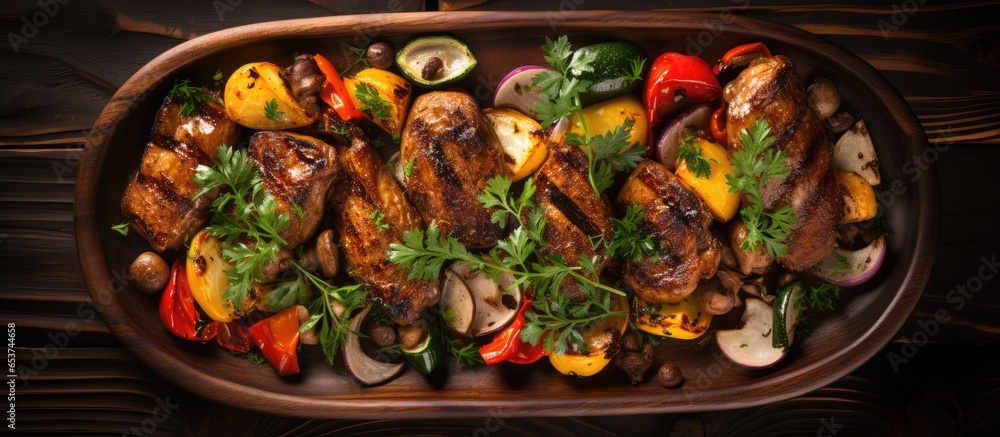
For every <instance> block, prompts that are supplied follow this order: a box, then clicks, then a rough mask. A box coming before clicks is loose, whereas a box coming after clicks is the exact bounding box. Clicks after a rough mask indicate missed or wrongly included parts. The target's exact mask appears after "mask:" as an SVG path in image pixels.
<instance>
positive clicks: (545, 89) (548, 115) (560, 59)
mask: <svg viewBox="0 0 1000 437" xmlns="http://www.w3.org/2000/svg"><path fill="white" fill-rule="evenodd" d="M542 50H544V51H545V53H546V55H545V61H546V62H548V63H549V66H551V67H552V68H553V70H552V71H544V72H541V73H539V74H537V75H535V77H533V78H532V79H531V83H532V85H535V86H537V87H538V88H539V96H540V97H541V100H540V101H539V102H538V103H536V104H535V106H534V107H533V109H534V111H535V112H536V113H538V118H539V120H540V121H541V123H542V126H545V127H548V126H550V125H552V124H553V123H555V122H556V121H558V120H559V119H561V118H563V117H566V118H572V117H573V116H576V117H577V118H578V119H579V120H580V126H581V127H582V128H583V135H579V134H576V133H569V134H567V135H566V139H565V142H566V144H571V145H578V146H584V151H586V152H587V161H588V168H587V170H588V178H589V180H590V186H591V187H592V188H593V189H594V192H596V193H597V194H598V195H600V194H601V193H603V192H604V191H605V190H607V189H608V187H610V186H611V185H612V183H613V182H614V175H615V174H616V173H618V172H621V171H626V170H631V169H633V168H635V166H636V165H637V164H638V163H639V161H641V160H642V155H643V153H644V152H645V149H644V148H642V147H640V146H639V145H638V144H636V143H630V142H629V141H628V138H629V136H630V135H631V134H632V127H633V126H634V124H635V122H634V121H633V120H631V119H629V120H627V121H626V122H625V123H624V124H623V125H620V126H617V127H616V128H615V129H614V130H612V131H609V132H607V133H605V134H603V135H596V136H594V137H591V136H590V133H589V131H588V129H587V120H586V118H584V117H583V114H582V112H583V103H582V101H581V99H580V94H581V93H583V92H585V91H586V90H587V88H588V87H590V85H591V83H592V82H591V81H589V80H586V79H581V78H580V77H579V75H581V74H583V73H585V72H589V71H593V69H594V67H593V66H592V65H591V63H593V62H594V60H595V59H596V58H597V53H595V52H588V51H580V50H576V51H574V50H572V46H571V45H570V43H569V38H567V37H566V36H565V35H563V36H561V37H559V38H558V39H557V40H555V41H552V39H550V38H549V37H545V45H543V46H542ZM643 64H644V60H636V61H634V62H632V64H631V67H632V70H633V71H632V72H631V76H630V77H629V80H640V79H641V77H640V75H641V74H642V68H643Z"/></svg>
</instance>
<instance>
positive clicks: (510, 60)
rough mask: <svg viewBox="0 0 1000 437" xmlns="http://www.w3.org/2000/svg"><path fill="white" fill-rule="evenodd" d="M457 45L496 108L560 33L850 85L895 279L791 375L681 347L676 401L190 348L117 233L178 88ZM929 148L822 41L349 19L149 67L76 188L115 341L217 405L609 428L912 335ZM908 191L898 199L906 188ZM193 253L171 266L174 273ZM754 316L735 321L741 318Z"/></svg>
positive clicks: (620, 22) (473, 20)
mask: <svg viewBox="0 0 1000 437" xmlns="http://www.w3.org/2000/svg"><path fill="white" fill-rule="evenodd" d="M436 33H447V34H452V35H455V36H457V37H459V38H460V39H462V40H464V41H465V42H467V43H468V45H469V46H470V48H471V49H472V50H473V52H474V53H475V54H476V56H477V57H478V59H479V65H478V66H477V67H476V69H475V70H473V72H472V73H470V74H469V75H468V76H467V77H465V78H464V79H463V80H462V82H461V83H460V84H459V86H461V87H462V88H465V89H467V90H470V91H471V92H473V94H474V95H475V96H476V97H477V98H478V99H479V100H480V103H481V104H482V105H483V106H484V107H485V106H488V105H489V100H490V99H491V96H492V90H493V87H495V86H496V83H497V82H498V81H499V80H500V79H501V78H502V77H503V76H504V75H505V74H506V73H507V72H508V71H510V70H511V69H513V68H515V67H518V66H520V65H527V64H542V63H543V62H544V61H543V59H542V55H543V54H542V50H541V49H540V46H541V44H542V43H543V42H544V37H545V36H551V37H557V36H559V35H563V34H566V35H569V38H570V41H571V42H572V43H573V44H574V46H575V47H581V46H583V45H585V44H589V43H593V42H599V41H606V40H615V39H626V40H631V41H634V42H636V43H637V44H639V45H641V46H643V47H644V48H645V49H646V51H647V53H648V54H649V55H650V56H651V57H655V56H656V55H658V54H659V53H662V52H665V51H678V52H682V53H684V52H687V53H689V54H695V55H699V56H701V57H703V58H705V59H707V60H714V59H718V57H719V56H720V55H721V54H722V53H724V52H725V51H726V50H727V49H729V48H731V47H733V46H735V45H737V44H742V43H747V42H754V41H763V42H765V43H766V44H767V45H768V46H769V47H770V49H771V51H772V52H773V53H775V54H783V55H786V56H788V57H789V58H791V59H792V61H793V62H795V64H796V66H797V69H798V72H799V74H800V75H801V76H802V77H803V79H810V78H812V77H815V76H817V75H822V76H825V77H827V78H830V79H832V80H834V81H835V82H836V83H837V85H838V87H839V89H840V93H841V95H842V99H843V101H844V107H846V108H850V109H851V110H853V111H854V112H855V113H856V114H858V115H860V117H861V118H863V119H864V120H865V121H866V122H867V125H868V127H869V129H870V131H871V134H872V137H873V139H874V141H875V143H876V147H877V149H878V153H879V158H880V159H881V163H882V176H883V185H882V186H881V187H880V188H881V191H882V193H881V194H880V197H881V198H882V201H881V202H880V203H881V204H882V205H881V208H882V210H883V211H884V212H885V221H886V223H887V225H888V227H889V229H890V230H891V231H890V232H891V233H890V234H889V252H890V256H889V258H888V259H887V261H886V262H885V264H884V265H883V267H882V271H881V272H880V273H879V274H878V275H877V276H876V277H875V278H874V279H873V280H871V281H869V283H868V284H866V285H865V286H864V287H863V288H862V289H859V290H853V293H851V296H850V297H849V298H847V299H845V300H843V301H841V302H840V304H839V305H840V307H839V309H838V310H837V311H836V312H835V313H833V314H832V315H829V316H827V317H825V318H823V319H822V320H821V322H820V323H819V324H818V326H817V327H816V328H815V329H814V330H813V332H812V335H811V336H809V337H808V338H806V339H804V340H802V341H799V342H797V343H796V344H795V345H794V346H793V348H792V351H791V352H790V354H789V356H788V357H786V358H785V359H784V360H783V361H782V362H781V363H779V365H777V366H775V367H772V368H769V369H764V370H752V369H745V368H740V367H738V366H736V365H734V364H732V363H730V362H729V361H728V360H727V359H726V358H725V357H723V356H722V354H721V352H719V350H718V348H717V347H716V346H715V344H714V342H709V344H707V345H705V346H699V345H698V344H697V343H694V342H682V341H672V340H667V341H666V342H665V343H664V344H661V346H659V347H658V349H657V359H656V362H658V363H663V362H673V363H676V364H677V365H678V366H680V368H681V369H682V371H683V373H684V375H685V378H686V382H685V384H684V385H683V386H682V387H681V388H679V389H674V390H667V389H664V388H663V387H661V386H660V385H659V384H658V383H657V382H656V381H655V378H649V379H648V380H647V381H646V382H645V383H643V384H640V385H637V386H635V385H632V384H630V383H629V381H628V378H627V377H626V376H625V375H624V373H622V372H618V371H616V369H608V370H606V371H603V372H601V373H599V374H598V375H596V376H593V377H590V378H586V379H575V378H570V377H566V376H563V375H561V374H559V373H558V372H556V371H555V370H553V369H552V368H551V366H549V364H548V363H545V362H544V361H543V362H539V363H536V364H534V365H528V366H514V365H499V366H480V367H477V368H472V369H459V368H458V367H457V366H456V365H455V363H454V361H452V360H448V361H447V364H446V365H445V366H444V367H445V369H443V370H442V371H440V372H437V373H435V374H434V376H432V377H430V378H427V377H424V376H421V375H420V374H418V373H417V372H415V371H412V370H408V371H406V372H404V373H403V374H402V375H401V376H400V377H398V378H397V379H395V380H393V381H391V382H389V383H387V384H384V385H381V386H377V387H363V386H361V385H360V384H359V383H358V382H357V381H356V380H355V379H354V378H353V377H351V376H350V375H349V374H348V373H347V372H346V370H345V369H344V367H343V365H342V364H338V365H337V366H330V365H328V364H326V363H325V361H324V360H323V358H322V356H321V353H320V351H319V348H318V347H308V348H303V349H302V354H301V356H300V363H301V367H302V373H301V374H300V375H297V376H295V377H292V378H280V377H278V376H277V374H276V373H275V372H274V371H273V369H271V367H270V366H267V365H263V366H256V365H254V364H252V363H251V362H249V361H248V360H246V359H244V358H242V357H237V356H234V355H231V354H229V353H228V352H226V351H224V350H223V349H221V348H219V347H216V346H214V345H203V344H200V343H196V342H188V341H184V340H181V339H178V338H176V337H174V336H172V335H171V334H170V333H168V332H167V331H166V330H165V329H164V328H163V326H162V325H161V322H160V319H159V317H158V315H157V302H158V298H157V297H154V296H150V295H145V294H142V293H140V292H139V291H138V290H137V289H136V287H135V286H134V285H133V284H130V283H127V282H128V281H123V280H122V279H121V278H123V277H126V276H125V275H124V273H127V269H128V266H129V264H130V263H131V261H132V260H133V259H134V258H135V257H136V256H137V255H138V254H139V253H141V252H143V251H145V250H148V244H147V243H146V242H145V241H144V240H143V239H142V238H140V237H138V236H136V235H135V233H134V232H132V233H130V235H129V236H128V237H127V238H123V237H122V236H121V235H119V234H117V233H115V232H114V231H112V230H111V226H112V225H114V224H117V223H119V222H121V215H120V212H119V204H120V199H121V196H122V192H123V190H124V187H125V185H126V183H127V181H128V178H129V176H130V175H131V174H132V172H134V171H135V169H136V168H137V166H138V163H139V161H140V158H141V156H142V152H143V148H144V146H145V144H146V140H147V137H148V134H149V129H150V127H151V125H152V121H153V116H154V113H155V111H156V110H157V108H158V107H159V105H160V103H161V101H162V98H163V97H164V96H165V95H166V93H167V92H168V91H169V89H170V87H171V85H172V83H173V80H174V79H175V78H188V79H192V80H193V81H194V82H196V83H197V82H203V83H207V82H209V81H210V78H211V76H212V74H213V73H214V72H215V71H216V70H217V69H219V68H221V69H222V71H224V72H226V73H228V72H231V71H233V70H234V69H236V68H237V67H239V66H240V65H242V64H244V63H246V62H250V61H264V60H268V61H272V62H275V63H277V64H279V65H286V64H289V63H290V62H291V60H292V54H293V53H295V52H302V53H322V54H324V55H326V56H327V57H329V58H331V60H332V61H333V62H334V63H335V64H336V65H344V62H346V61H348V60H349V59H350V57H351V53H350V52H349V51H348V50H347V47H348V46H354V45H360V46H363V45H367V44H368V43H369V42H371V41H379V40H381V41H387V42H389V43H390V44H392V45H393V46H394V47H396V48H399V47H401V46H402V45H403V44H404V43H405V42H406V41H408V40H409V39H410V38H412V37H413V36H415V35H420V34H436ZM926 147H928V143H927V139H926V137H925V136H924V133H923V131H922V129H921V127H920V125H919V124H918V123H917V120H916V118H915V117H914V115H913V113H912V112H911V110H910V109H909V107H908V106H907V105H906V103H905V102H904V100H903V99H902V97H901V96H900V95H899V94H898V93H897V92H896V91H895V90H894V89H893V88H892V86H890V85H889V83H888V82H887V81H886V80H885V78H883V77H882V76H881V75H880V74H879V73H878V72H877V71H876V70H875V69H874V68H872V67H871V66H870V65H868V64H867V63H865V62H864V61H862V60H861V59H859V58H858V57H856V56H854V55H853V54H850V53H847V52H845V51H844V50H843V49H841V48H840V47H838V46H836V45H834V44H831V43H829V42H826V41H824V40H822V39H820V38H818V37H816V36H814V35H812V34H810V33H808V32H805V31H802V30H799V29H796V28H792V27H788V26H784V25H778V24H774V23H769V22H765V21H760V20H753V19H748V18H739V17H734V16H732V15H726V14H710V15H700V14H691V13H678V12H608V11H588V12H448V13H404V14H384V15H364V16H341V17H329V18H315V19H303V20H291V21H281V22H273V23H262V24H255V25H249V26H242V27H237V28H233V29H228V30H225V31H221V32H217V33H212V34H209V35H205V36H203V37H200V38H197V39H194V40H191V41H188V42H186V43H184V44H181V45H179V46H177V47H176V48H174V49H171V50H169V51H167V52H166V53H164V54H162V55H161V56H159V57H157V58H156V59H154V60H152V61H151V62H150V63H149V64H147V65H146V66H145V67H143V68H142V69H141V70H139V71H138V72H137V73H136V74H135V75H134V76H132V78H131V79H129V80H128V82H126V83H125V85H123V86H122V87H121V89H119V90H118V92H117V93H116V94H115V95H114V97H113V98H112V99H111V102H110V103H108V105H107V107H106V108H105V109H104V111H103V112H102V113H101V116H100V118H99V119H98V120H97V122H96V124H95V125H94V127H93V130H92V131H91V135H90V137H89V139H88V141H87V145H86V148H85V150H84V154H83V159H82V162H81V171H80V172H79V178H78V181H77V191H76V204H75V211H74V218H75V222H76V232H77V246H78V249H79V252H80V261H81V264H82V267H83V272H84V276H85V277H86V281H87V286H88V288H89V289H90V293H91V296H92V297H93V300H94V304H95V306H97V309H98V310H99V311H100V313H101V315H102V316H103V317H104V319H105V321H106V322H107V324H108V326H109V327H110V329H111V331H112V332H113V333H114V334H115V335H116V336H117V338H118V339H119V340H120V341H121V342H122V344H124V345H125V346H126V347H127V348H129V349H130V350H131V351H133V352H134V353H135V354H136V356H137V357H138V358H139V359H140V360H142V362H144V363H145V364H146V365H147V366H149V367H150V368H152V369H154V370H155V371H156V372H157V373H158V374H160V375H162V376H163V377H164V378H166V379H167V380H169V381H171V382H172V383H174V384H176V385H178V386H180V387H182V388H184V389H186V390H188V391H190V392H193V393H195V394H197V395H199V396H202V397H204V398H208V399H212V400H215V401H218V402H222V403H226V404H230V405H234V406H238V407H243V408H248V409H252V410H258V411H264V412H269V413H275V414H281V415H290V416H300V417H316V418H368V419H376V418H385V417H386V414H387V413H389V412H391V414H392V417H393V418H407V417H410V418H417V417H428V416H450V417H455V416H484V415H487V414H490V413H491V412H493V413H496V412H502V413H503V414H508V415H523V416H542V415H594V414H602V415H606V414H625V413H630V414H639V413H654V412H681V411H694V410H699V411H704V410H715V409H731V408H739V407H747V406H752V405H759V404H764V403H767V402H772V401H776V400H778V399H784V398H789V397H792V396H796V395H799V394H802V393H805V392H808V391H810V390H814V389H816V388H819V387H821V386H823V385H825V384H828V383H830V382H832V381H834V380H836V379H838V378H840V377H842V376H844V375H846V374H847V373H849V372H851V371H852V370H854V369H855V368H857V367H858V366H860V365H861V364H863V363H864V362H865V361H867V360H868V359H870V358H871V357H872V356H873V355H874V354H875V353H876V352H877V351H879V350H880V349H881V348H882V347H883V346H884V345H885V344H886V343H887V342H889V341H890V340H891V339H892V337H893V336H894V335H895V334H896V332H897V330H898V329H899V328H900V326H901V325H902V323H903V322H904V320H905V319H906V318H907V316H908V315H909V314H910V312H911V311H912V309H913V307H914V305H915V304H916V302H917V300H918V298H919V297H920V293H921V292H922V290H923V288H924V285H925V284H926V282H927V278H928V275H929V274H930V270H931V263H932V253H933V250H934V244H935V241H936V237H937V227H938V201H939V199H938V185H937V177H936V174H935V172H934V171H933V169H931V170H929V171H926V172H923V173H921V174H919V175H917V176H915V177H914V176H913V175H909V174H904V173H903V171H902V169H903V168H904V163H906V162H908V161H910V160H912V159H914V157H915V156H919V154H920V153H921V152H922V151H923V150H924V149H925V148H926ZM892 186H895V188H894V189H892V190H891V192H890V191H889V190H888V188H889V187H892ZM176 256H179V254H177V253H169V254H167V258H168V259H173V257H176ZM738 312H739V311H738V310H737V311H735V313H738Z"/></svg>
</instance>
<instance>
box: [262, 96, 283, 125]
mask: <svg viewBox="0 0 1000 437" xmlns="http://www.w3.org/2000/svg"><path fill="white" fill-rule="evenodd" d="M282 115H285V113H284V111H279V110H278V99H276V98H275V99H271V100H268V101H266V102H264V116H265V117H267V118H269V119H271V120H274V121H278V118H280V117H281V116H282Z"/></svg>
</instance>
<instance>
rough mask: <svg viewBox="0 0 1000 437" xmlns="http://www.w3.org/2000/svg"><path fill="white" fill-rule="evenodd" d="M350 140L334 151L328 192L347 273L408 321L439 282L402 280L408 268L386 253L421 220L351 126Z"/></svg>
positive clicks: (433, 297) (434, 296) (431, 299)
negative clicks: (336, 171)
mask: <svg viewBox="0 0 1000 437" xmlns="http://www.w3.org/2000/svg"><path fill="white" fill-rule="evenodd" d="M351 140H352V143H351V147H350V148H346V149H341V151H340V164H341V168H342V177H341V178H339V179H338V180H337V182H335V183H334V189H333V191H332V192H331V195H330V200H331V209H332V210H333V211H334V216H335V218H336V220H335V223H334V227H335V230H336V232H337V234H338V237H339V239H340V246H341V247H342V248H343V249H344V255H345V256H346V260H347V273H348V274H349V275H350V276H351V277H353V278H354V279H356V280H357V281H358V282H361V283H363V284H365V286H367V287H368V291H369V292H370V293H371V295H372V296H373V297H375V298H376V299H378V300H379V301H381V303H382V305H383V307H384V308H385V310H386V312H387V313H388V314H389V317H391V318H392V319H393V320H394V321H395V322H396V323H399V324H404V325H405V324H410V323H412V322H414V321H416V320H417V319H419V318H420V312H421V311H423V309H424V308H427V307H429V306H431V305H434V304H435V303H436V302H437V300H438V296H439V294H440V290H439V284H438V283H437V281H419V280H410V279H407V275H408V274H409V272H407V271H405V270H401V269H399V267H397V266H396V264H395V263H393V262H391V261H389V258H388V256H387V252H388V251H389V245H390V244H392V243H402V242H403V233H405V232H406V231H409V230H411V229H418V228H419V229H423V228H424V223H423V221H422V220H421V219H420V214H418V213H417V210H416V209H414V208H413V206H412V205H410V202H409V201H408V200H407V199H406V195H405V194H403V190H402V189H401V188H400V187H399V185H398V184H397V183H396V179H395V178H394V177H393V175H392V173H390V172H389V169H388V168H386V166H385V163H384V162H382V159H381V158H380V157H379V156H378V153H377V152H376V151H375V149H374V148H373V147H372V146H371V145H370V144H368V142H367V141H366V140H364V134H363V133H361V131H360V130H359V129H357V128H354V130H353V131H352V132H351Z"/></svg>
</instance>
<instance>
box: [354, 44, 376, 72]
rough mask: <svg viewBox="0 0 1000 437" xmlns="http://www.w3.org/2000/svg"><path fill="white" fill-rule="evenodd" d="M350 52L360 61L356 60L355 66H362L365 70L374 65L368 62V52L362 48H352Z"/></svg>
mask: <svg viewBox="0 0 1000 437" xmlns="http://www.w3.org/2000/svg"><path fill="white" fill-rule="evenodd" d="M350 50H351V51H352V52H354V54H355V55H357V56H358V59H356V60H354V64H352V65H351V66H352V67H353V66H354V65H357V64H361V65H363V66H364V67H365V68H371V66H372V64H371V62H369V61H368V50H367V49H365V48H362V47H351V48H350Z"/></svg>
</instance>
